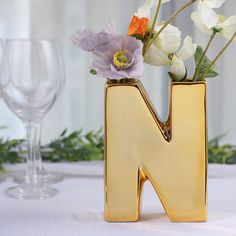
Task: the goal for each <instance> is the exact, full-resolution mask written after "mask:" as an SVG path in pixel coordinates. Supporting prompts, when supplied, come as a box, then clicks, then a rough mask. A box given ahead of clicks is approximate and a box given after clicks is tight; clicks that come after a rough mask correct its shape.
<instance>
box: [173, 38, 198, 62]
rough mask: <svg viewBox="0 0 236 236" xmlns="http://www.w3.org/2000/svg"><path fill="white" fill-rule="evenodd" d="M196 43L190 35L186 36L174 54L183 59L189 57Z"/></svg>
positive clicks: (193, 51) (192, 53)
mask: <svg viewBox="0 0 236 236" xmlns="http://www.w3.org/2000/svg"><path fill="white" fill-rule="evenodd" d="M196 49H197V44H195V43H193V39H192V38H191V37H190V36H187V37H186V38H185V39H184V43H183V46H182V48H180V50H179V51H178V52H177V53H176V56H177V57H178V58H180V59H181V60H183V61H186V60H188V59H189V58H191V57H192V56H193V55H194V53H195V52H196Z"/></svg>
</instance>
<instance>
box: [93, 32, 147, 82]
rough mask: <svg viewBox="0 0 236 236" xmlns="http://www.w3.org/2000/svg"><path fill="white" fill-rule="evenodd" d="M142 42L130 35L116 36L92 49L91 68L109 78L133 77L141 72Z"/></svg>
mask: <svg viewBox="0 0 236 236" xmlns="http://www.w3.org/2000/svg"><path fill="white" fill-rule="evenodd" d="M142 48H143V44H142V42H141V41H140V40H137V39H135V38H133V37H130V36H126V35H124V36H117V37H115V38H114V39H113V40H111V41H110V42H108V43H107V44H105V45H101V46H99V47H96V49H95V50H94V51H93V65H92V66H93V68H94V69H95V70H96V71H97V73H98V74H99V75H101V76H103V77H106V78H109V79H121V78H133V77H139V76H141V75H142V74H143V67H144V65H143V56H142Z"/></svg>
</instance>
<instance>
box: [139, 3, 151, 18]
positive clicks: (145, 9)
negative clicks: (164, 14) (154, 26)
mask: <svg viewBox="0 0 236 236" xmlns="http://www.w3.org/2000/svg"><path fill="white" fill-rule="evenodd" d="M135 16H137V17H138V18H143V17H145V18H148V19H150V18H151V9H150V7H149V6H147V5H143V6H141V7H140V8H138V10H137V12H136V13H135Z"/></svg>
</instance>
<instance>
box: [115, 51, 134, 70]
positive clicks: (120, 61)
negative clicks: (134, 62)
mask: <svg viewBox="0 0 236 236" xmlns="http://www.w3.org/2000/svg"><path fill="white" fill-rule="evenodd" d="M113 63H114V65H115V66H116V67H118V68H127V67H129V65H130V63H131V61H130V58H129V51H128V50H120V51H117V52H116V53H114V55H113Z"/></svg>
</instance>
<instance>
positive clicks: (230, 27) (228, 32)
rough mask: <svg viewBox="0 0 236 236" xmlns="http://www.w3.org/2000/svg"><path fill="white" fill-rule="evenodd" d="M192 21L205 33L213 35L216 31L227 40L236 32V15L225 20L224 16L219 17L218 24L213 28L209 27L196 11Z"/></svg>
mask: <svg viewBox="0 0 236 236" xmlns="http://www.w3.org/2000/svg"><path fill="white" fill-rule="evenodd" d="M191 18H192V20H193V21H194V23H195V24H196V26H197V27H198V28H199V29H200V30H201V31H202V32H204V33H207V34H212V32H213V30H214V29H216V30H218V31H219V34H221V35H222V36H223V37H225V38H226V39H230V38H231V37H232V36H233V34H234V33H235V31H236V15H235V16H231V17H229V18H227V19H225V17H224V16H220V15H217V22H216V23H215V24H214V25H213V26H212V27H208V26H207V25H206V24H204V22H203V21H202V18H201V13H200V12H198V11H196V12H193V13H192V15H191Z"/></svg>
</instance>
